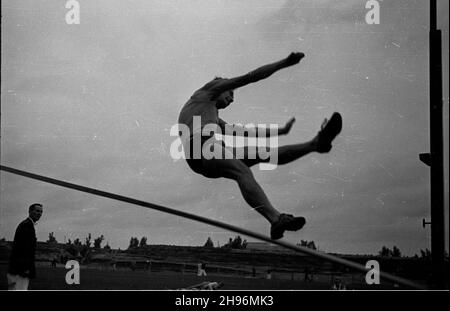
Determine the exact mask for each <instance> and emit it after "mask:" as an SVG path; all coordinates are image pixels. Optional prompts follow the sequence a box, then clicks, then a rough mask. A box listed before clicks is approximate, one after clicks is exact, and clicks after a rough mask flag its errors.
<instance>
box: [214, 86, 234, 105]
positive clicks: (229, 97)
mask: <svg viewBox="0 0 450 311" xmlns="http://www.w3.org/2000/svg"><path fill="white" fill-rule="evenodd" d="M233 101H234V92H233V90H230V91H226V92H223V93H222V94H220V96H219V97H217V101H216V107H217V109H224V108H227V107H228V106H229V105H230V104H231V103H232V102H233Z"/></svg>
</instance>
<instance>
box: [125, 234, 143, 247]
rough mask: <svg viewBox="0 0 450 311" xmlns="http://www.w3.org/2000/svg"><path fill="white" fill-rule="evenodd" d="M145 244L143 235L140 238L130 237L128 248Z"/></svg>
mask: <svg viewBox="0 0 450 311" xmlns="http://www.w3.org/2000/svg"><path fill="white" fill-rule="evenodd" d="M146 246H147V237H145V236H143V237H142V238H141V239H140V240H139V239H138V238H137V237H131V239H130V245H128V249H138V248H144V247H146Z"/></svg>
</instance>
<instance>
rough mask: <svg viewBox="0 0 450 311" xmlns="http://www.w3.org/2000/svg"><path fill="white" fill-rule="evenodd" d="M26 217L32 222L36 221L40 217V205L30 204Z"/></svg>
mask: <svg viewBox="0 0 450 311" xmlns="http://www.w3.org/2000/svg"><path fill="white" fill-rule="evenodd" d="M28 215H29V216H30V218H31V219H32V220H33V221H34V222H36V221H38V220H39V219H40V218H41V216H42V204H40V203H34V204H31V205H30V207H29V208H28Z"/></svg>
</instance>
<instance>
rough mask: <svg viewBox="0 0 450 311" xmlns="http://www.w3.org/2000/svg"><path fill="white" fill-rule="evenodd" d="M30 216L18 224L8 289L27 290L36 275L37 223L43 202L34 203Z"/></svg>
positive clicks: (29, 211) (30, 208)
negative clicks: (35, 226) (35, 227)
mask: <svg viewBox="0 0 450 311" xmlns="http://www.w3.org/2000/svg"><path fill="white" fill-rule="evenodd" d="M28 214H29V217H28V218H27V219H25V220H24V221H22V222H21V223H20V224H19V226H17V229H16V233H15V235H14V242H13V246H12V251H11V256H10V260H9V269H8V274H7V278H8V289H9V290H27V289H28V284H29V282H30V279H33V278H35V277H36V269H35V263H34V258H35V257H34V256H35V251H36V231H35V230H34V225H35V223H36V222H37V221H38V220H39V219H40V218H41V216H42V204H40V203H34V204H32V205H30V207H29V209H28Z"/></svg>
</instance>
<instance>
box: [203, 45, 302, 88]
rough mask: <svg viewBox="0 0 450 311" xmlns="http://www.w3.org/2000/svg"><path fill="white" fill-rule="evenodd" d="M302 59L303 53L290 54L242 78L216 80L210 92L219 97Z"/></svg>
mask: <svg viewBox="0 0 450 311" xmlns="http://www.w3.org/2000/svg"><path fill="white" fill-rule="evenodd" d="M303 57H305V54H303V53H291V54H290V55H289V56H288V57H286V58H285V59H282V60H280V61H278V62H275V63H271V64H268V65H265V66H262V67H259V68H257V69H256V70H253V71H251V72H249V73H247V74H245V75H243V76H239V77H236V78H231V79H218V80H216V82H215V83H212V84H211V85H210V91H211V92H213V93H214V96H219V95H220V94H222V93H223V92H226V91H229V90H234V89H237V88H240V87H243V86H245V85H247V84H250V83H254V82H258V81H260V80H263V79H266V78H268V77H270V76H271V75H272V74H274V73H275V72H277V71H278V70H281V69H283V68H286V67H290V66H293V65H296V64H298V63H299V62H300V60H301V59H302V58H303Z"/></svg>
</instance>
